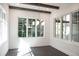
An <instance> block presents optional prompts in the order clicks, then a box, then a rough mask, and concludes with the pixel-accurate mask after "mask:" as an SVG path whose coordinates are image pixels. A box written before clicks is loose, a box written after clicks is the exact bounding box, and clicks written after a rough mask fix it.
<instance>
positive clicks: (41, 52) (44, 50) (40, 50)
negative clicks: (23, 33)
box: [6, 46, 68, 56]
mask: <svg viewBox="0 0 79 59" xmlns="http://www.w3.org/2000/svg"><path fill="white" fill-rule="evenodd" d="M18 53H19V51H18V49H10V50H9V51H8V53H7V54H6V56H18ZM20 56H68V55H67V54H65V53H63V52H61V51H59V50H57V49H55V48H53V47H51V46H41V47H31V51H30V52H28V53H26V52H25V54H22V55H20Z"/></svg>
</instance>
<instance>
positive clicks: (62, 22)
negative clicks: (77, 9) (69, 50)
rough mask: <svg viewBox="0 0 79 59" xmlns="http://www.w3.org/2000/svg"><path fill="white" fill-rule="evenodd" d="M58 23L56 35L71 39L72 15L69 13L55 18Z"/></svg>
mask: <svg viewBox="0 0 79 59" xmlns="http://www.w3.org/2000/svg"><path fill="white" fill-rule="evenodd" d="M55 22H56V23H55V24H56V37H58V38H59V37H61V38H63V39H69V34H70V15H69V14H67V15H65V16H63V17H61V18H56V19H55Z"/></svg>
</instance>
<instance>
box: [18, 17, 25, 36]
mask: <svg viewBox="0 0 79 59" xmlns="http://www.w3.org/2000/svg"><path fill="white" fill-rule="evenodd" d="M18 36H19V37H26V18H19V20H18Z"/></svg>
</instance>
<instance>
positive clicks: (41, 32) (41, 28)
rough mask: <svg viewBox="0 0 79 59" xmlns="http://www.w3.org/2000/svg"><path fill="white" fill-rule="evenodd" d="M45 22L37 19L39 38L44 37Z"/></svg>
mask: <svg viewBox="0 0 79 59" xmlns="http://www.w3.org/2000/svg"><path fill="white" fill-rule="evenodd" d="M44 25H45V24H44V21H43V20H39V19H37V21H36V26H37V37H43V35H44Z"/></svg>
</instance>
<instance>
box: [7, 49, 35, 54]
mask: <svg viewBox="0 0 79 59" xmlns="http://www.w3.org/2000/svg"><path fill="white" fill-rule="evenodd" d="M6 56H33V54H32V52H31V51H29V52H25V53H23V52H20V51H18V49H10V50H9V51H8V52H7V54H6Z"/></svg>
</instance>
